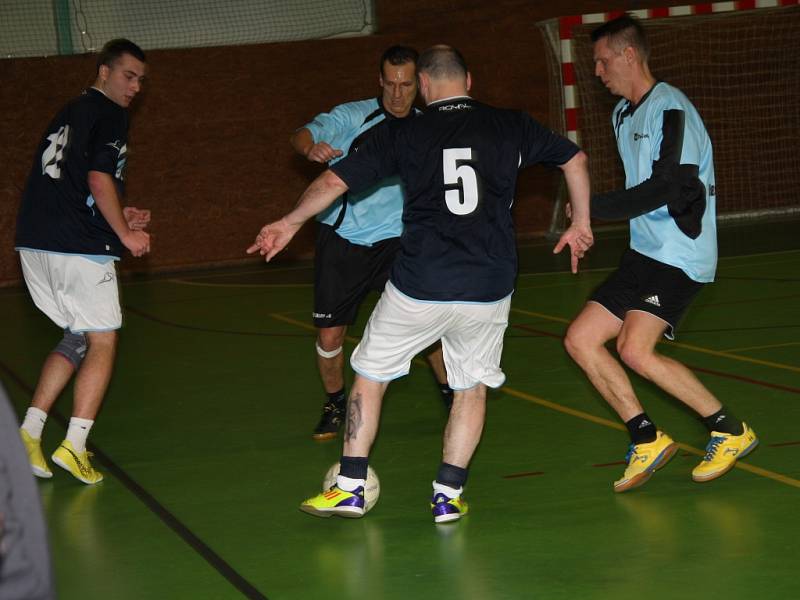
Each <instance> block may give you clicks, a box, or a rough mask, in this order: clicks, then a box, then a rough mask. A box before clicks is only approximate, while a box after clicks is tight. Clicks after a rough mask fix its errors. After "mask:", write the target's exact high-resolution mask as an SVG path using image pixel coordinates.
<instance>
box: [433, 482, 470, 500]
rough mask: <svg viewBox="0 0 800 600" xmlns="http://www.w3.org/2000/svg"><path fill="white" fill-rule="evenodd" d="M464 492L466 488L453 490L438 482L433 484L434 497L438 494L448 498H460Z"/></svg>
mask: <svg viewBox="0 0 800 600" xmlns="http://www.w3.org/2000/svg"><path fill="white" fill-rule="evenodd" d="M463 491H464V487H463V486H462V487H460V488H451V487H450V486H449V485H445V484H443V483H439V482H438V481H434V482H433V495H434V496H435V495H436V494H444V495H445V496H447V497H448V498H451V499H452V498H460V497H461V493H462V492H463Z"/></svg>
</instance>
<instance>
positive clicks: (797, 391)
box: [513, 325, 800, 394]
mask: <svg viewBox="0 0 800 600" xmlns="http://www.w3.org/2000/svg"><path fill="white" fill-rule="evenodd" d="M513 327H515V328H517V329H522V330H523V331H527V332H529V333H535V334H537V335H541V336H544V337H550V338H557V339H561V337H562V336H561V335H560V334H556V333H551V332H549V331H542V330H541V329H535V328H533V327H529V326H528V325H513ZM683 364H685V365H686V366H687V367H689V368H690V369H691V370H692V371H699V372H700V373H706V374H708V375H716V376H717V377H726V378H728V379H735V380H737V381H742V382H744V383H750V384H752V385H757V386H761V387H765V388H771V389H774V390H781V391H782V392H789V393H790V394H800V388H796V387H792V386H790V385H782V384H780V383H771V382H769V381H762V380H760V379H753V378H752V377H745V376H743V375H735V374H734V373H725V372H723V371H716V370H714V369H706V368H705V367H697V366H694V365H689V364H686V363H683Z"/></svg>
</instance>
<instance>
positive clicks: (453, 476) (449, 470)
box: [436, 462, 469, 489]
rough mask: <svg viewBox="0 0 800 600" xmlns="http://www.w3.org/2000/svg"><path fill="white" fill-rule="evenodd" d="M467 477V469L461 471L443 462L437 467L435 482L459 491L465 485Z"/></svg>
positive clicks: (459, 468)
mask: <svg viewBox="0 0 800 600" xmlns="http://www.w3.org/2000/svg"><path fill="white" fill-rule="evenodd" d="M467 475H469V469H462V468H461V467H457V466H455V465H451V464H448V463H446V462H443V463H442V464H441V465H439V473H438V474H437V475H436V481H437V482H438V483H441V484H443V485H446V486H448V487H451V488H454V489H459V488H461V487H463V486H464V484H465V483H467Z"/></svg>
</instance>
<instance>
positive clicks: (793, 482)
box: [269, 309, 800, 488]
mask: <svg viewBox="0 0 800 600" xmlns="http://www.w3.org/2000/svg"><path fill="white" fill-rule="evenodd" d="M512 310H513V309H512ZM269 316H270V317H272V318H273V319H277V320H279V321H283V322H285V323H290V324H292V325H297V326H298V327H302V328H303V329H312V330H316V328H315V327H314V326H313V325H309V324H308V323H304V322H303V321H297V320H295V319H292V318H291V317H285V316H284V315H280V314H278V313H270V315H269ZM345 339H346V340H347V341H349V342H352V343H358V341H359V340H358V339H357V338H354V337H352V336H347V337H346V338H345ZM414 364H417V365H424V366H426V367H429V365H428V363H427V361H424V360H421V359H419V358H415V359H414ZM500 391H502V392H504V393H506V394H508V395H509V396H514V397H516V398H520V399H522V400H527V401H528V402H532V403H533V404H538V405H539V406H543V407H545V408H549V409H550V410H555V411H557V412H560V413H564V414H565V415H570V416H572V417H577V418H578V419H583V420H584V421H590V422H592V423H597V424H598V425H602V426H604V427H609V428H611V429H617V430H620V431H625V426H624V425H622V424H621V423H618V422H617V421H611V420H610V419H606V418H603V417H598V416H595V415H593V414H590V413H587V412H584V411H582V410H577V409H575V408H570V407H568V406H564V405H563V404H558V403H556V402H551V401H550V400H545V399H544V398H539V397H538V396H534V395H533V394H528V393H526V392H521V391H519V390H515V389H514V388H511V387H508V386H506V385H504V386H502V387H501V388H500ZM678 446H679V447H680V448H682V449H684V450H686V451H687V452H691V453H692V454H696V455H698V456H703V455H704V454H705V452H704V451H703V450H699V449H698V448H694V447H692V446H687V445H686V444H680V443H679V444H678ZM734 466H735V467H736V468H738V469H744V470H745V471H748V472H750V473H753V474H755V475H760V476H761V477H766V478H767V479H772V480H773V481H778V482H780V483H785V484H786V485H790V486H793V487H796V488H800V481H798V480H797V479H792V478H791V477H787V476H786V475H781V474H780V473H775V472H774V471H768V470H767V469H762V468H761V467H754V466H752V465H749V464H746V463H739V462H737V463H736V464H735V465H734Z"/></svg>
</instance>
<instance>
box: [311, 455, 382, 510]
mask: <svg viewBox="0 0 800 600" xmlns="http://www.w3.org/2000/svg"><path fill="white" fill-rule="evenodd" d="M338 474H339V463H338V462H335V463H333V464H332V465H331V468H330V469H328V472H327V473H325V478H324V479H323V480H322V491H327V490H329V489H330V488H331V486H332V485H336V476H337V475H338ZM380 495H381V482H380V480H379V479H378V475H377V474H376V473H375V469H373V468H372V467H370V466H368V467H367V484H366V485H365V486H364V512H369V510H370V509H371V508H372V507H373V506H375V503H376V502H377V501H378V496H380Z"/></svg>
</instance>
